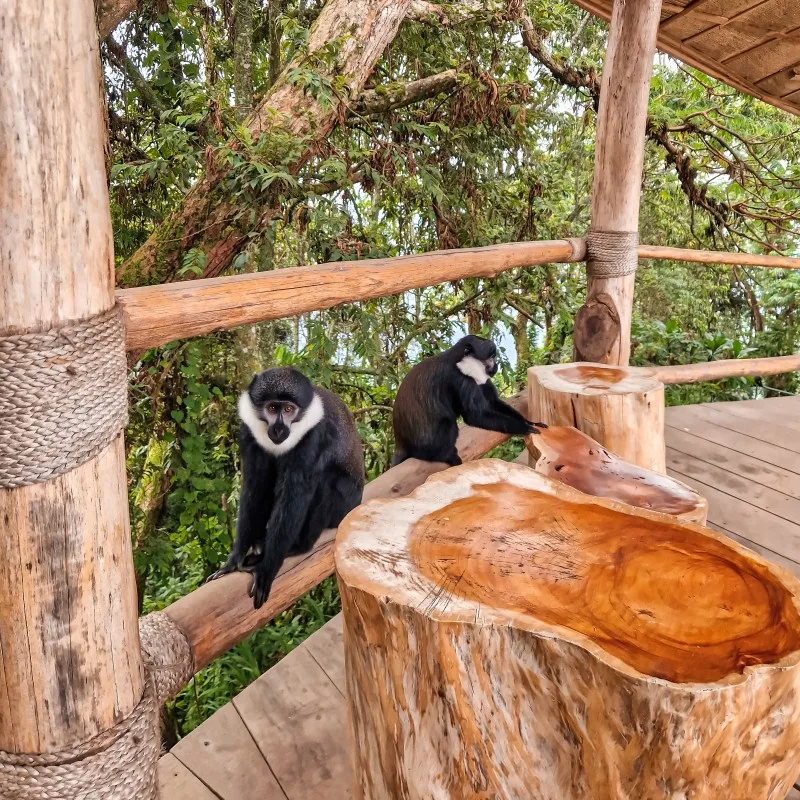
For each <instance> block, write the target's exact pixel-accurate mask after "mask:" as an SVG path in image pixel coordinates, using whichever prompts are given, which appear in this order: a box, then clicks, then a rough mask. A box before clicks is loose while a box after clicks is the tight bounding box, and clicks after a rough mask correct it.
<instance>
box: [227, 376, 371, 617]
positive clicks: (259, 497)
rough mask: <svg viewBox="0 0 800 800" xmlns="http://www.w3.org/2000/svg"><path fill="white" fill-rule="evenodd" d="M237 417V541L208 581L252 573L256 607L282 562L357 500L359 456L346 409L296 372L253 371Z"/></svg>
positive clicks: (361, 468) (361, 465)
mask: <svg viewBox="0 0 800 800" xmlns="http://www.w3.org/2000/svg"><path fill="white" fill-rule="evenodd" d="M239 417H240V419H241V421H242V424H241V428H240V430H239V450H240V453H241V457H242V471H243V473H244V474H243V479H242V493H241V498H240V500H239V518H238V520H237V522H236V538H235V541H234V544H233V549H232V550H231V554H230V556H229V557H228V560H227V561H226V562H225V565H224V566H223V567H222V568H221V569H220V570H218V571H217V572H215V573H214V575H212V576H211V579H214V578H218V577H220V576H221V575H225V574H226V573H228V572H235V571H239V570H241V571H247V572H252V573H253V584H252V588H251V590H250V593H251V595H252V597H253V603H254V605H255V607H256V608H260V607H261V606H262V605H263V604H264V602H265V601H266V599H267V597H269V592H270V589H271V587H272V582H273V580H274V579H275V576H276V575H277V574H278V570H279V569H280V566H281V564H282V563H283V560H284V559H285V558H286V557H287V556H291V555H296V554H298V553H304V552H306V551H308V550H310V549H311V548H312V547H313V545H314V543H315V542H316V541H317V539H318V538H319V535H320V534H321V533H322V531H323V530H325V528H335V527H337V526H338V524H339V523H340V522H341V521H342V519H343V518H344V517H345V516H346V515H347V514H348V512H349V511H351V510H352V509H353V508H355V507H356V506H357V505H358V504H359V503H360V502H361V493H362V491H363V489H364V453H363V448H362V445H361V440H360V439H359V436H358V433H357V431H356V426H355V423H354V422H353V417H352V415H351V414H350V411H349V410H348V409H347V406H345V404H344V403H343V402H342V401H341V399H340V398H338V397H337V396H336V395H335V394H333V393H332V392H329V391H328V390H327V389H322V388H319V387H316V386H314V385H313V384H312V383H311V381H309V380H308V378H306V377H305V375H302V374H301V373H299V372H297V371H296V370H293V369H286V368H276V369H268V370H266V371H265V372H262V373H260V374H258V375H256V376H255V377H254V378H253V380H252V382H251V383H250V386H249V387H248V389H247V390H246V391H244V392H242V394H241V396H240V397H239Z"/></svg>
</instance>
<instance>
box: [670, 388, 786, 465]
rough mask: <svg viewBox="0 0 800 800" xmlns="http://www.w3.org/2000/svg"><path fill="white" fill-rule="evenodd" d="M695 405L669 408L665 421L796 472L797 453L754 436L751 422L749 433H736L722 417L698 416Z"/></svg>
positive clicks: (754, 431)
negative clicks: (713, 420)
mask: <svg viewBox="0 0 800 800" xmlns="http://www.w3.org/2000/svg"><path fill="white" fill-rule="evenodd" d="M770 402H772V401H770ZM695 408H696V407H695V406H680V407H675V408H670V409H669V410H668V412H667V417H666V419H667V425H669V426H670V427H674V428H678V429H680V430H682V431H685V432H687V433H691V434H692V435H693V436H696V437H698V438H699V439H705V440H706V441H709V442H714V443H715V444H721V445H723V446H724V447H730V448H732V449H734V450H738V451H739V452H741V453H747V454H748V455H749V456H750V457H752V458H755V459H757V460H758V461H762V462H764V463H766V464H774V465H776V466H778V467H781V468H782V469H785V470H788V471H789V472H793V473H796V474H800V454H798V453H793V452H792V451H791V450H784V448H782V447H775V446H774V445H771V444H769V443H768V442H762V441H760V440H759V439H758V438H756V436H757V430H755V429H754V426H752V425H751V426H750V427H749V431H750V433H749V434H748V433H740V432H739V431H735V430H731V429H730V428H728V427H727V426H726V424H725V423H724V421H723V422H721V423H720V422H719V421H718V422H717V423H714V422H711V421H710V420H708V419H703V418H701V417H700V416H698V415H697V414H695V413H694V409H695ZM750 434H756V436H753V435H750Z"/></svg>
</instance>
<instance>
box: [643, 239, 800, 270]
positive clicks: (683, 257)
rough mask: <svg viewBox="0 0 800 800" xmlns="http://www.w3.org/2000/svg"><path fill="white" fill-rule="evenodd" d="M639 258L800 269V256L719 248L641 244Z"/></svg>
mask: <svg viewBox="0 0 800 800" xmlns="http://www.w3.org/2000/svg"><path fill="white" fill-rule="evenodd" d="M639 258H646V259H650V258H663V259H666V260H667V261H689V262H692V263H696V264H730V265H732V266H743V267H771V268H773V269H800V258H791V257H789V256H758V255H753V254H752V253H725V252H722V251H718V250H690V249H688V248H685V247H656V246H655V245H652V244H642V245H639Z"/></svg>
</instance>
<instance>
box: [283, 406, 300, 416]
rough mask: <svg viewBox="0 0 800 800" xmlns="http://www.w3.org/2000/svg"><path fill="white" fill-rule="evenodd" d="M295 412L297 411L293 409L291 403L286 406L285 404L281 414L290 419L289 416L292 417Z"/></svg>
mask: <svg viewBox="0 0 800 800" xmlns="http://www.w3.org/2000/svg"><path fill="white" fill-rule="evenodd" d="M296 410H297V409H296V408H295V407H294V406H293V405H292V404H291V403H287V404H286V405H285V406H284V407H283V413H284V414H286V416H287V417H291V416H293V415H294V412H295V411H296Z"/></svg>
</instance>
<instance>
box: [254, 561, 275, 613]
mask: <svg viewBox="0 0 800 800" xmlns="http://www.w3.org/2000/svg"><path fill="white" fill-rule="evenodd" d="M271 589H272V578H270V577H269V576H268V575H266V574H265V573H264V572H263V571H261V570H258V569H255V570H253V583H252V585H251V586H250V597H252V598H253V607H254V608H256V609H259V608H261V606H263V605H264V603H266V602H267V598H268V597H269V593H270V590H271Z"/></svg>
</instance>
